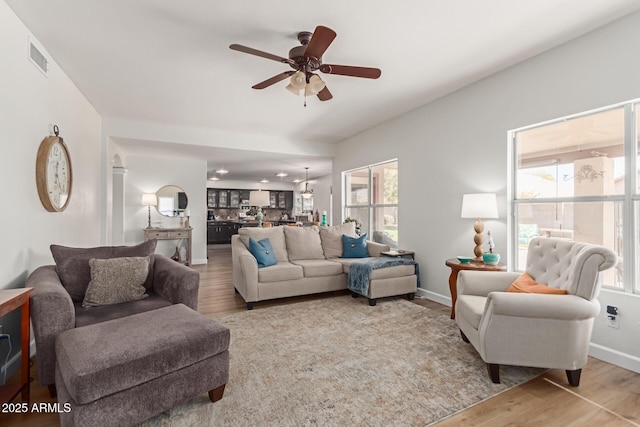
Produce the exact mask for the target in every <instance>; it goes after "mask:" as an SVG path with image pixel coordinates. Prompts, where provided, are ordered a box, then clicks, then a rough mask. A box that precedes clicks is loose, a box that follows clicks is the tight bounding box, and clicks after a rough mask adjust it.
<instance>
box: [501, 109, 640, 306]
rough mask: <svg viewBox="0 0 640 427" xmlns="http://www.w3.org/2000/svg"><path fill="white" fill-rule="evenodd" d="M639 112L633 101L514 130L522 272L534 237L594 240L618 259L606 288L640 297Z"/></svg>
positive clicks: (516, 243) (517, 249)
mask: <svg viewBox="0 0 640 427" xmlns="http://www.w3.org/2000/svg"><path fill="white" fill-rule="evenodd" d="M637 107H638V102H637V101H636V102H629V103H625V104H621V105H616V106H613V107H608V108H605V109H601V110H598V111H595V112H589V113H584V114H579V115H576V116H572V117H568V118H564V119H559V120H554V121H552V122H548V123H544V124H540V125H535V126H529V127H527V128H522V129H518V130H515V131H512V132H510V137H511V139H510V140H511V141H512V144H513V145H512V147H511V149H512V153H513V155H512V162H513V167H512V170H513V171H514V172H513V177H512V185H511V198H512V200H513V204H512V208H513V218H514V220H513V221H512V223H511V230H512V236H513V238H512V248H513V250H512V260H513V263H514V268H515V269H516V270H520V271H522V270H524V268H525V262H526V257H527V245H528V243H529V241H530V240H531V239H532V238H533V237H536V236H543V237H559V238H562V239H570V240H576V241H582V242H588V243H595V244H599V245H602V246H605V247H608V248H610V249H612V250H613V251H614V252H616V254H617V255H618V265H617V266H616V268H614V269H611V270H608V271H606V272H605V273H604V274H603V287H606V288H610V289H617V290H621V291H626V292H634V293H640V286H639V285H638V283H640V280H639V279H640V276H639V275H640V268H639V265H638V263H637V261H634V260H637V259H638V255H640V234H639V233H640V187H639V185H640V179H638V173H639V172H640V169H638V168H639V167H640V161H638V151H639V150H638V135H637V129H638V128H639V127H640V118H639V117H638V114H637ZM627 171H633V172H632V173H627ZM634 230H635V231H634Z"/></svg>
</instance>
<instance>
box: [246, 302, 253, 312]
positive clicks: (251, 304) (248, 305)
mask: <svg viewBox="0 0 640 427" xmlns="http://www.w3.org/2000/svg"><path fill="white" fill-rule="evenodd" d="M247 310H253V303H252V302H248V303H247Z"/></svg>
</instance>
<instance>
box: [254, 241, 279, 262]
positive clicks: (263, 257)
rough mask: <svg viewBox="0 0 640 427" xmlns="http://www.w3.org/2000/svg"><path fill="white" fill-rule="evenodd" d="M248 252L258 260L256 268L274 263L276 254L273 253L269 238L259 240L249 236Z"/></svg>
mask: <svg viewBox="0 0 640 427" xmlns="http://www.w3.org/2000/svg"><path fill="white" fill-rule="evenodd" d="M249 252H251V255H253V256H254V257H255V258H256V260H257V261H258V268H262V267H269V266H270V265H276V264H277V263H278V261H277V260H276V254H274V253H273V248H272V247H271V242H270V241H269V239H268V238H267V239H262V240H260V241H259V242H256V241H255V240H253V238H251V237H249Z"/></svg>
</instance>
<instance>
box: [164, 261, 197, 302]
mask: <svg viewBox="0 0 640 427" xmlns="http://www.w3.org/2000/svg"><path fill="white" fill-rule="evenodd" d="M154 258H155V261H154V265H153V292H155V293H156V294H158V295H160V296H161V297H163V298H164V299H166V300H168V301H170V302H171V303H172V304H184V305H186V306H187V307H190V308H192V309H193V310H197V309H198V290H199V288H200V273H198V272H197V271H195V270H193V269H192V268H189V267H187V266H185V265H183V264H180V263H177V262H175V261H173V260H172V259H169V258H167V257H165V256H162V255H154Z"/></svg>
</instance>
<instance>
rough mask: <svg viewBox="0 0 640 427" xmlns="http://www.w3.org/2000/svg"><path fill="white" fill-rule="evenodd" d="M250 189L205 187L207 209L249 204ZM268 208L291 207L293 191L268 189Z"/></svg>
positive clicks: (239, 206) (285, 208)
mask: <svg viewBox="0 0 640 427" xmlns="http://www.w3.org/2000/svg"><path fill="white" fill-rule="evenodd" d="M250 191H251V190H225V189H219V188H207V209H218V208H222V209H227V208H229V209H240V208H241V207H242V206H249V194H250ZM269 208H272V209H284V210H291V209H293V191H271V190H269Z"/></svg>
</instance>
